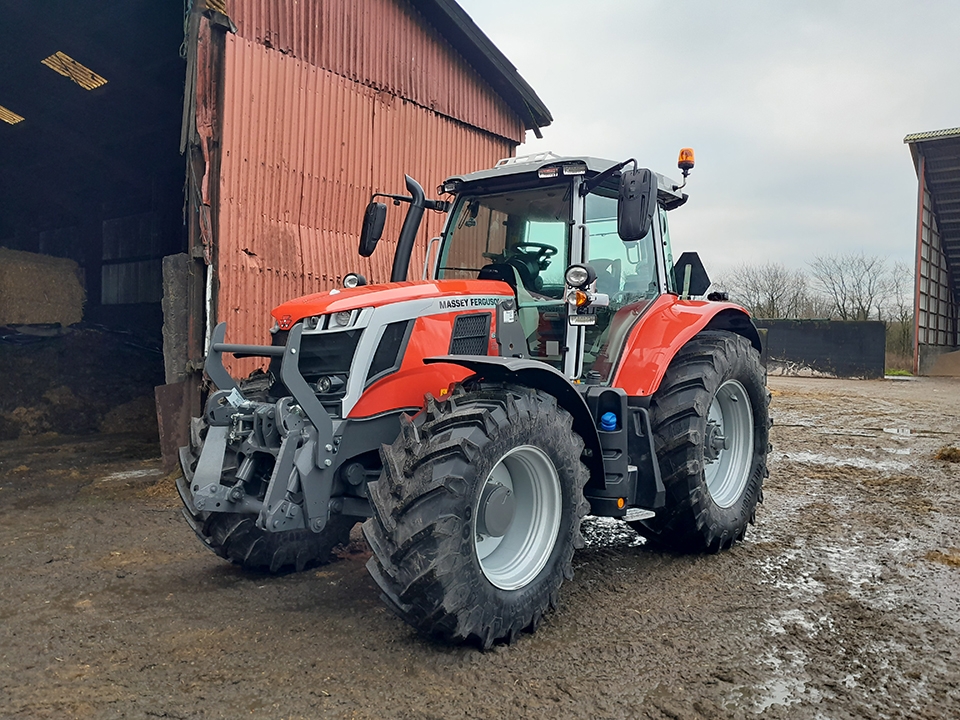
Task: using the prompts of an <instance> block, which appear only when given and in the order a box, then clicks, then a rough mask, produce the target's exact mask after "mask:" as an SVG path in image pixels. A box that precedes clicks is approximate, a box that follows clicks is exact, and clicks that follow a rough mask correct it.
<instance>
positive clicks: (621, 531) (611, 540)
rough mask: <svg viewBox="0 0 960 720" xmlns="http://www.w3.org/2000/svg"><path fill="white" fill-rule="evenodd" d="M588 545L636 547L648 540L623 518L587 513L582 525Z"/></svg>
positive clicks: (581, 528)
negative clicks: (595, 515) (596, 515)
mask: <svg viewBox="0 0 960 720" xmlns="http://www.w3.org/2000/svg"><path fill="white" fill-rule="evenodd" d="M580 533H581V534H582V535H583V541H584V543H585V545H586V547H613V546H615V547H636V546H638V545H643V544H644V543H645V542H646V540H644V539H643V538H642V537H640V536H639V535H638V534H637V532H636V530H634V529H633V528H632V527H630V526H629V525H627V524H626V523H625V522H623V521H622V520H617V518H609V517H594V516H593V515H587V516H586V517H585V518H584V519H583V523H582V524H581V526H580Z"/></svg>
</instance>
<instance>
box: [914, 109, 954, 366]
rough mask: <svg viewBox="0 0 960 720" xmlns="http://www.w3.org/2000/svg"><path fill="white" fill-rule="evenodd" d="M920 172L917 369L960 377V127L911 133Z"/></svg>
mask: <svg viewBox="0 0 960 720" xmlns="http://www.w3.org/2000/svg"><path fill="white" fill-rule="evenodd" d="M904 142H905V143H907V144H908V145H909V146H910V152H911V154H912V155H913V164H914V166H915V168H916V171H917V180H918V188H919V191H918V198H917V254H916V284H915V306H914V330H915V332H914V371H915V372H916V373H918V374H921V375H927V374H931V373H932V374H957V375H960V356H958V355H951V354H952V353H956V352H958V351H960V335H958V333H960V322H958V319H960V128H953V129H949V130H937V131H934V132H923V133H915V134H912V135H907V137H906V138H904Z"/></svg>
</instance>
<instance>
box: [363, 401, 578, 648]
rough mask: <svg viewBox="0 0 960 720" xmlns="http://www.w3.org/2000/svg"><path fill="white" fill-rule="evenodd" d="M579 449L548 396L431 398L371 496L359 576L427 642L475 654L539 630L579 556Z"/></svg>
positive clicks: (406, 429) (386, 451) (388, 452)
mask: <svg viewBox="0 0 960 720" xmlns="http://www.w3.org/2000/svg"><path fill="white" fill-rule="evenodd" d="M582 450H583V441H582V440H581V439H580V437H579V436H577V435H576V434H574V433H573V431H572V418H571V416H570V415H569V413H567V412H566V411H565V410H563V409H562V408H560V407H558V406H557V403H556V400H555V398H553V397H552V396H550V395H547V394H546V393H543V392H539V391H534V390H531V389H527V388H519V387H514V386H506V387H490V388H483V389H481V390H479V391H476V392H470V393H466V392H464V391H463V390H462V389H459V388H458V389H457V390H455V391H454V393H453V396H452V397H451V398H450V399H449V400H448V401H446V402H442V403H436V402H434V401H433V399H432V398H428V401H427V407H426V408H425V409H424V410H423V411H422V412H420V413H418V414H417V415H416V416H414V417H413V418H412V419H409V420H406V421H405V422H404V423H403V425H402V432H401V433H400V436H399V437H398V438H397V440H396V442H394V443H393V445H391V446H389V447H388V446H385V447H384V448H383V460H384V463H383V465H384V469H383V474H382V475H381V477H380V479H379V480H378V481H376V482H373V483H371V484H370V486H369V490H370V498H371V504H372V506H373V511H374V514H373V517H372V518H370V519H369V520H367V522H366V523H364V526H363V529H364V533H365V535H366V537H367V540H368V542H369V543H370V546H371V548H372V549H373V553H374V555H373V557H372V558H371V559H370V561H369V562H368V564H367V568H368V570H369V571H370V573H371V575H372V576H373V578H374V579H375V580H376V582H377V584H378V585H379V586H380V589H381V590H382V591H383V597H384V599H385V600H386V601H387V603H388V604H389V605H390V606H391V608H392V609H393V610H394V611H395V612H397V614H398V615H400V617H402V618H403V619H404V620H406V621H407V622H408V623H410V624H411V625H412V626H413V627H415V628H416V629H417V630H419V631H421V632H423V633H425V634H427V635H431V636H433V637H437V638H439V639H443V640H447V641H453V642H462V641H475V642H478V643H479V644H480V645H481V646H482V647H484V648H488V647H490V646H491V645H492V644H493V643H494V642H497V641H501V640H505V641H507V642H511V641H512V640H513V639H514V638H515V637H516V636H517V634H518V633H520V632H521V631H522V630H531V631H532V630H534V629H536V626H537V624H538V623H539V621H540V618H541V617H542V616H543V614H544V613H545V612H547V611H548V610H549V609H551V608H553V607H556V605H557V602H558V597H559V589H560V585H561V584H562V582H563V580H564V579H570V578H572V577H573V567H572V558H573V551H574V548H577V547H581V546H582V545H583V540H582V538H581V536H580V520H581V518H582V517H583V516H584V515H585V514H586V512H587V510H588V505H587V502H586V501H585V500H584V497H583V486H584V484H585V483H586V481H587V469H586V467H585V466H584V465H583V463H582V462H581V461H580V454H581V452H582Z"/></svg>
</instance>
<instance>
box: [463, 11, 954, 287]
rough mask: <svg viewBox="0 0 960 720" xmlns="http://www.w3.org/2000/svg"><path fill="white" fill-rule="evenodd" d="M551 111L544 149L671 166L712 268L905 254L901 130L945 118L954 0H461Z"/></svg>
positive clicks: (907, 195) (912, 183) (674, 226)
mask: <svg viewBox="0 0 960 720" xmlns="http://www.w3.org/2000/svg"><path fill="white" fill-rule="evenodd" d="M459 2H460V5H461V6H462V7H463V8H464V9H465V10H466V11H467V13H468V14H469V15H470V16H471V17H472V18H473V19H474V21H475V22H476V23H477V24H478V25H479V26H480V28H481V29H482V30H483V31H484V32H485V33H486V34H487V35H488V36H489V37H490V39H491V40H492V41H493V42H494V43H495V44H496V45H497V46H498V47H499V48H500V49H501V50H502V51H503V52H504V54H505V55H506V56H507V57H508V58H509V59H510V61H511V62H512V63H513V64H514V65H515V66H516V67H517V69H518V70H519V72H520V74H521V75H522V76H523V77H524V78H525V79H526V80H527V82H529V83H530V85H532V86H533V88H534V90H535V91H536V92H537V94H538V95H539V96H540V98H541V99H542V100H543V101H544V102H545V103H546V105H547V107H548V108H549V109H550V111H551V113H552V115H553V118H554V121H553V124H552V125H551V126H549V127H547V128H544V129H543V135H544V138H543V139H542V140H537V139H536V138H535V137H534V135H533V133H528V134H527V136H528V140H527V143H526V144H524V145H521V146H520V148H519V149H518V154H520V155H525V154H529V153H532V152H540V151H544V150H552V151H554V152H557V153H559V154H570V155H577V154H581V155H594V156H598V157H606V158H611V159H616V160H621V159H626V158H628V157H636V158H637V160H638V161H639V162H640V164H641V166H646V167H650V168H652V169H654V170H657V171H659V172H662V173H664V174H667V175H670V176H673V177H678V178H679V171H678V170H677V169H676V162H677V159H676V158H677V151H678V150H679V149H680V148H681V147H685V146H690V147H693V148H694V150H695V151H696V160H697V166H696V168H695V169H694V170H693V172H692V173H691V176H690V180H689V182H688V185H687V192H688V193H689V194H690V200H689V201H688V203H687V204H686V205H685V206H684V207H682V208H680V209H679V210H676V211H674V212H672V213H671V232H672V235H673V240H674V248H675V255H676V254H678V253H677V251H682V250H697V251H698V252H699V253H700V255H701V257H702V258H703V259H704V262H705V264H706V265H707V269H708V271H711V270H713V271H714V274H719V272H720V271H722V270H724V269H726V268H727V267H729V266H730V265H734V264H737V263H738V262H741V261H742V262H748V263H753V262H767V261H779V262H782V263H783V264H785V265H787V266H788V267H794V268H804V269H805V268H806V263H807V262H808V261H810V260H812V259H813V257H814V256H817V255H830V254H835V253H842V252H857V251H864V252H866V253H868V254H877V255H883V256H885V257H889V258H890V260H891V262H893V261H904V262H908V263H911V264H912V262H913V253H914V242H915V226H916V193H917V183H916V175H915V173H914V170H913V163H912V161H911V159H910V151H909V148H908V146H906V145H904V144H903V138H904V136H905V135H907V134H909V133H913V132H921V131H926V130H939V129H943V128H953V127H958V126H960V1H958V0H939V1H925V0H912V1H911V2H906V1H903V2H892V1H880V0H871V1H869V2H868V1H867V0H858V1H856V2H846V1H844V0H831V1H820V0H817V1H810V2H807V1H797V2H789V1H788V0H782V1H775V0H766V1H760V0H755V1H752V2H748V1H746V0H727V2H717V1H716V0H629V1H621V2H614V1H613V0H593V1H591V2H583V1H582V0H581V1H580V2H572V1H570V0H509V1H507V0H459Z"/></svg>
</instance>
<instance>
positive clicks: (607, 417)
mask: <svg viewBox="0 0 960 720" xmlns="http://www.w3.org/2000/svg"><path fill="white" fill-rule="evenodd" d="M600 429H601V430H603V431H604V432H613V431H614V430H616V429H617V416H616V414H615V413H612V412H605V413H604V414H603V415H601V416H600Z"/></svg>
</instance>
